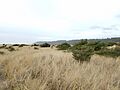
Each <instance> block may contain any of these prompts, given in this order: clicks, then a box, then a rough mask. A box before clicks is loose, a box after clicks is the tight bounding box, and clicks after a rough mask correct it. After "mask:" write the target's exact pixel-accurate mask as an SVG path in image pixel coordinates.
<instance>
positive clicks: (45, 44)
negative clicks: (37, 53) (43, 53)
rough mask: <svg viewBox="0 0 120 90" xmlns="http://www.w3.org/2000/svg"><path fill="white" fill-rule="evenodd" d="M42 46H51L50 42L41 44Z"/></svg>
mask: <svg viewBox="0 0 120 90" xmlns="http://www.w3.org/2000/svg"><path fill="white" fill-rule="evenodd" d="M40 46H41V47H50V44H48V43H44V44H41V45H40Z"/></svg>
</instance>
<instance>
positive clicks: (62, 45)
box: [56, 43, 71, 50]
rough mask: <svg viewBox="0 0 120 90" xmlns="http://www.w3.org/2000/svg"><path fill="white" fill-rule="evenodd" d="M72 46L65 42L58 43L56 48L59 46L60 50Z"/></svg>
mask: <svg viewBox="0 0 120 90" xmlns="http://www.w3.org/2000/svg"><path fill="white" fill-rule="evenodd" d="M70 47H71V46H70V44H68V43H63V44H60V45H58V46H57V47H56V48H58V50H68V49H69V48H70Z"/></svg>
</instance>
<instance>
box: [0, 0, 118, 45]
mask: <svg viewBox="0 0 120 90" xmlns="http://www.w3.org/2000/svg"><path fill="white" fill-rule="evenodd" d="M119 4H120V0H0V43H34V42H36V41H54V40H72V39H92V38H94V39H98V38H111V37H120V5H119Z"/></svg>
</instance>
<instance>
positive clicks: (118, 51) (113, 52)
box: [96, 48, 120, 58]
mask: <svg viewBox="0 0 120 90" xmlns="http://www.w3.org/2000/svg"><path fill="white" fill-rule="evenodd" d="M96 54H98V55H103V56H107V57H114V58H116V57H118V56H120V48H115V49H103V50H100V51H99V52H96Z"/></svg>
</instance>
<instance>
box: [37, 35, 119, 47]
mask: <svg viewBox="0 0 120 90" xmlns="http://www.w3.org/2000/svg"><path fill="white" fill-rule="evenodd" d="M80 40H81V39H78V40H68V41H67V40H58V41H38V42H35V43H36V44H43V43H45V42H47V43H49V44H52V45H53V44H57V45H58V44H62V43H65V42H67V43H69V44H75V43H78V42H80ZM88 41H102V42H120V37H114V38H107V39H88Z"/></svg>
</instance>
